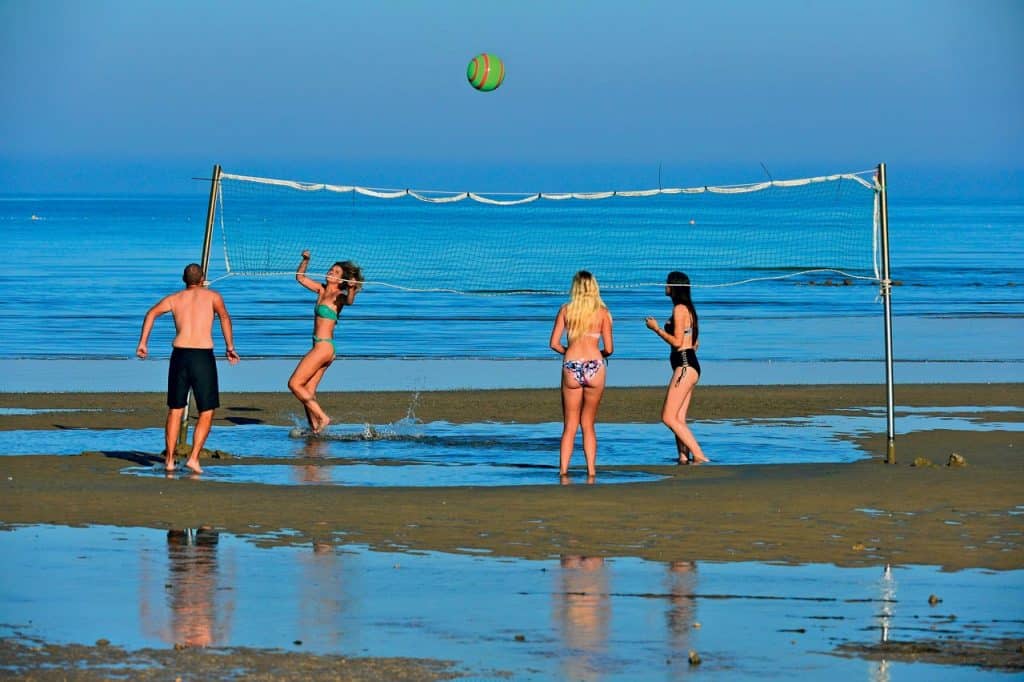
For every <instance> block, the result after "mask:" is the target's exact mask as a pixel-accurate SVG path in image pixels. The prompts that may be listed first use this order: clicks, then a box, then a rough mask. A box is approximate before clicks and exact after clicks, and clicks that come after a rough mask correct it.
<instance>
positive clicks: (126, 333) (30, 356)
mask: <svg viewBox="0 0 1024 682" xmlns="http://www.w3.org/2000/svg"><path fill="white" fill-rule="evenodd" d="M206 210H207V198H206V197H205V196H202V195H199V194H197V195H190V196H137V195H131V196H128V195H125V196H0V232H2V235H3V256H2V261H0V262H2V265H3V267H0V376H2V377H3V378H2V379H0V385H2V388H0V390H3V391H28V390H43V391H65V390H70V391H81V390H124V391H137V390H160V388H161V386H162V382H163V372H164V371H165V369H164V368H165V359H166V358H167V357H168V355H169V353H170V344H171V339H172V337H173V331H174V330H173V324H172V322H171V320H170V319H169V316H168V317H165V318H161V319H160V320H158V322H157V325H156V327H155V329H154V332H153V335H152V337H151V339H150V344H149V346H150V351H151V358H150V359H149V360H146V361H141V360H137V359H135V358H134V352H135V347H136V344H137V343H138V340H139V332H140V328H141V324H142V319H143V315H144V314H145V313H146V311H147V309H148V308H149V307H150V306H152V305H153V304H154V303H156V302H157V301H158V300H159V299H160V298H161V297H162V296H164V295H166V294H168V293H170V292H172V291H175V290H177V289H179V288H180V287H181V286H182V284H181V272H182V269H183V267H184V265H185V264H186V263H189V262H192V261H198V260H200V255H201V251H202V245H203V238H204V229H205V219H206ZM635 210H636V211H638V212H641V213H642V212H643V211H644V210H645V208H644V205H643V203H642V202H641V203H638V204H637V205H636V208H635ZM650 210H655V209H653V208H652V209H650ZM438 215H439V216H443V215H444V213H439V214H438ZM642 219H643V216H640V220H642ZM438 220H440V221H443V220H444V218H443V217H439V218H438ZM384 227H387V226H384ZM394 227H395V229H400V226H394ZM444 227H445V226H444V225H443V224H442V225H439V226H438V228H439V230H440V231H442V232H443V231H444ZM889 230H890V251H891V273H892V279H893V280H894V281H895V285H894V286H893V288H892V298H891V302H892V313H893V319H892V333H893V356H894V381H895V382H896V383H897V385H898V384H899V383H900V382H908V383H911V382H912V383H917V382H939V383H941V382H974V381H980V382H992V381H1024V343H1022V340H1024V204H1022V203H1020V202H1015V201H1006V200H993V199H984V200H982V199H977V200H971V199H969V198H964V197H957V198H951V197H948V196H946V197H943V198H942V199H941V200H940V199H936V200H923V199H915V200H913V201H900V200H899V199H894V198H890V202H889ZM465 239H472V235H467V236H466V237H465ZM220 246H221V245H220V238H219V235H216V234H215V238H214V249H213V252H212V257H211V268H210V269H211V275H212V274H215V271H221V272H222V271H223V270H224V265H223V260H224V257H223V250H221V251H218V248H220ZM458 246H459V245H458V244H455V248H458ZM296 255H297V254H296ZM339 255H340V256H342V257H343V255H344V254H339ZM296 262H297V259H296ZM363 265H364V267H367V266H369V265H371V264H365V263H364V264H363ZM603 266H604V267H605V268H606V269H607V270H609V271H612V270H615V269H622V268H624V267H629V266H630V264H629V263H622V262H609V263H607V264H603ZM596 269H598V270H600V269H601V267H598V268H596ZM312 274H314V275H315V276H320V275H321V274H322V273H312ZM744 274H745V273H739V275H738V276H737V277H736V279H743V278H744ZM749 274H750V276H751V278H755V277H757V276H758V274H759V273H758V272H757V271H756V269H755V268H752V269H751V271H750V273H749ZM571 275H572V269H571V268H570V269H569V270H567V272H566V275H565V283H566V289H567V288H568V283H569V280H570V278H571ZM215 288H216V289H217V290H218V291H220V292H221V294H222V295H223V296H224V299H225V302H226V304H227V306H228V309H229V311H230V313H231V317H232V320H233V323H234V329H235V343H236V346H237V348H238V350H239V352H240V353H241V355H242V356H243V362H242V363H240V365H239V366H237V367H234V368H231V369H230V370H228V369H225V371H224V372H223V373H222V381H227V387H228V388H229V389H238V390H283V389H282V387H283V385H284V382H285V380H286V378H287V375H288V374H289V373H290V369H291V367H292V366H294V363H295V362H296V361H297V359H298V358H299V357H301V355H302V354H303V353H305V352H306V350H307V349H308V347H309V338H310V334H311V330H312V329H311V328H312V317H311V311H312V305H313V301H312V299H311V295H310V293H309V292H308V291H307V290H305V289H303V288H302V287H301V286H299V285H298V284H297V283H296V282H295V281H294V279H293V278H291V277H287V276H285V277H281V276H278V277H244V276H235V277H225V278H223V279H219V280H218V281H217V282H216V283H215ZM603 297H604V300H605V301H606V303H607V304H608V306H609V308H610V309H611V310H612V312H613V315H614V319H615V355H614V357H613V359H612V361H611V364H610V365H609V382H610V383H611V384H612V385H615V384H620V385H656V384H660V383H662V382H664V381H666V380H667V372H668V370H667V363H666V357H667V348H666V346H665V345H664V343H663V342H661V341H660V340H659V339H658V338H657V337H656V336H655V335H653V334H652V333H651V332H650V331H649V330H648V329H647V328H646V326H645V324H644V320H645V318H646V317H648V316H654V317H656V318H657V319H659V320H664V319H665V318H666V317H668V315H669V313H670V310H671V305H670V303H669V301H668V299H667V298H666V297H665V295H664V291H663V289H662V288H660V287H648V288H639V289H626V290H617V289H608V290H606V291H604V292H603ZM564 300H565V295H559V294H552V293H519V294H516V295H511V296H500V297H495V296H483V295H464V294H445V293H431V294H415V293H409V292H405V291H400V290H394V289H390V288H387V287H377V288H376V289H375V288H374V287H373V286H368V287H367V288H366V289H365V290H364V291H363V292H362V293H361V294H360V297H359V300H358V302H357V305H354V306H351V307H350V308H347V309H346V310H345V311H344V313H343V317H342V321H341V323H340V327H339V329H338V332H337V334H336V336H337V337H338V339H339V362H338V363H336V364H337V365H340V366H341V367H342V368H343V370H334V369H332V371H331V372H329V373H328V376H329V377H331V379H330V381H329V382H328V383H325V384H324V388H326V389H328V390H330V389H339V390H391V389H408V388H416V389H421V390H424V389H430V388H443V389H451V388H494V387H509V388H514V387H530V386H549V385H552V384H557V376H558V375H557V371H558V370H557V356H555V355H554V353H552V352H551V351H550V350H549V348H548V337H549V334H550V330H551V325H552V322H553V319H554V316H555V314H556V312H557V310H558V308H559V306H560V304H561V303H562V302H563V301H564ZM694 300H695V303H696V306H697V310H698V312H699V315H700V357H701V363H702V366H703V367H704V376H702V381H703V382H705V383H711V384H716V383H717V384H764V383H772V384H803V383H846V382H849V383H875V382H884V381H885V376H886V373H885V361H884V358H885V337H884V330H885V325H884V315H883V304H882V299H881V297H880V296H879V290H878V286H877V284H875V283H872V282H867V281H863V280H854V281H852V282H850V281H846V282H844V281H843V277H842V276H834V275H829V274H828V273H826V274H822V275H820V276H818V277H816V278H815V277H811V278H810V279H807V278H804V279H803V280H802V281H801V282H799V283H795V282H791V281H789V282H773V283H769V284H764V283H754V284H749V285H742V286H731V287H723V288H707V289H695V290H694ZM215 341H216V343H217V345H218V349H219V350H223V341H222V339H220V337H219V336H218V335H217V334H216V333H215Z"/></svg>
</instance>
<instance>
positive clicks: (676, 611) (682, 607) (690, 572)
mask: <svg viewBox="0 0 1024 682" xmlns="http://www.w3.org/2000/svg"><path fill="white" fill-rule="evenodd" d="M667 582H668V594H669V598H668V599H669V607H668V611H667V612H666V616H667V619H668V638H669V648H670V649H672V650H675V651H686V650H687V649H688V648H689V644H690V631H691V630H692V629H693V624H694V622H695V620H696V618H695V616H696V609H695V606H696V601H695V597H694V594H695V592H696V588H697V564H696V563H695V562H693V561H672V562H669V564H668V576H667Z"/></svg>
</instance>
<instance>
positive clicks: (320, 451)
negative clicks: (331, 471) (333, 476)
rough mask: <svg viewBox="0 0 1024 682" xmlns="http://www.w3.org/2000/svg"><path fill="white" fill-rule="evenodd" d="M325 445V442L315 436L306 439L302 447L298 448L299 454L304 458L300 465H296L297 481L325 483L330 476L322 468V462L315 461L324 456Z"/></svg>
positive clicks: (322, 458)
mask: <svg viewBox="0 0 1024 682" xmlns="http://www.w3.org/2000/svg"><path fill="white" fill-rule="evenodd" d="M326 447H327V444H326V443H324V442H323V441H322V440H319V439H316V438H308V439H306V442H305V443H304V444H303V446H302V449H301V450H299V456H300V457H303V458H304V459H305V460H306V462H305V463H304V464H302V466H300V467H298V474H299V475H298V479H299V480H298V482H299V483H325V482H327V481H328V479H329V478H330V476H329V475H328V473H327V471H326V470H325V469H324V466H323V464H324V463H323V462H322V461H316V460H324V459H325V458H326V454H327V453H326ZM310 460H313V461H310Z"/></svg>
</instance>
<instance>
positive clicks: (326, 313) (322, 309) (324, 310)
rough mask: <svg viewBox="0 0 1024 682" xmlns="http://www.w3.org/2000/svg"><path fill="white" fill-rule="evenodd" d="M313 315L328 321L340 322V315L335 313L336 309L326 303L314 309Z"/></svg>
mask: <svg viewBox="0 0 1024 682" xmlns="http://www.w3.org/2000/svg"><path fill="white" fill-rule="evenodd" d="M313 315H315V316H316V317H326V318H327V319H328V320H334V321H335V322H337V321H338V313H336V312H334V309H333V308H331V306H329V305H327V304H326V303H320V304H318V305H317V306H316V307H315V308H313Z"/></svg>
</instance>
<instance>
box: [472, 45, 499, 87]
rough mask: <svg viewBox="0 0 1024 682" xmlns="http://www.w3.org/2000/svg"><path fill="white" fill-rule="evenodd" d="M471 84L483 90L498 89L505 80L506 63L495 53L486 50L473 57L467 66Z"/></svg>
mask: <svg viewBox="0 0 1024 682" xmlns="http://www.w3.org/2000/svg"><path fill="white" fill-rule="evenodd" d="M466 78H468V79H469V84H470V85H472V86H473V87H474V88H476V89H477V90H479V91H481V92H490V91H491V90H495V89H497V87H498V86H499V85H501V82H502V81H503V80H505V65H504V64H503V63H502V61H501V60H500V59H498V58H497V57H495V56H494V55H493V54H487V53H486V52H484V53H482V54H478V55H477V56H475V57H473V59H472V60H471V61H470V62H469V66H467V67H466Z"/></svg>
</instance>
